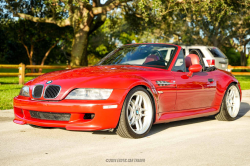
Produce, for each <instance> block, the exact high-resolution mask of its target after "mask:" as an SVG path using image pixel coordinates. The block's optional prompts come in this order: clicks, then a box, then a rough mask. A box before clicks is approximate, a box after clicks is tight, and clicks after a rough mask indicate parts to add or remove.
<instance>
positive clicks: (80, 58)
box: [70, 29, 89, 66]
mask: <svg viewBox="0 0 250 166" xmlns="http://www.w3.org/2000/svg"><path fill="white" fill-rule="evenodd" d="M88 32H89V31H87V30H84V29H81V30H79V31H78V32H77V33H75V36H74V39H73V43H72V51H71V63H70V64H71V66H74V65H76V66H80V65H81V64H82V65H84V66H87V65H88V61H87V55H86V53H87V47H88Z"/></svg>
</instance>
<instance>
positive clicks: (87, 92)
mask: <svg viewBox="0 0 250 166" xmlns="http://www.w3.org/2000/svg"><path fill="white" fill-rule="evenodd" d="M112 91H113V89H90V88H86V89H75V90H73V91H72V92H70V93H69V94H68V96H67V97H66V99H80V100H105V99H108V98H109V96H110V95H111V93H112Z"/></svg>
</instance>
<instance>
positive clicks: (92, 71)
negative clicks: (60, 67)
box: [26, 65, 164, 100]
mask: <svg viewBox="0 0 250 166" xmlns="http://www.w3.org/2000/svg"><path fill="white" fill-rule="evenodd" d="M159 70H164V69H157V68H152V67H144V66H131V65H113V66H93V67H85V68H77V69H72V70H64V71H56V72H51V73H47V74H44V75H42V76H39V77H37V78H35V79H33V80H31V81H29V82H27V83H26V85H29V86H30V91H31V92H32V91H33V88H34V86H35V85H38V84H42V85H44V88H45V89H46V88H47V87H48V85H59V86H60V87H61V88H60V93H59V95H58V96H57V97H56V98H54V99H50V100H62V99H64V98H65V97H66V95H67V94H68V93H69V92H70V91H72V90H73V89H76V88H106V89H123V90H125V89H128V88H129V86H130V85H132V84H134V83H135V82H137V83H138V82H150V81H148V80H147V79H146V78H145V77H144V76H142V75H147V74H149V72H156V73H157V71H159ZM32 98H33V97H32ZM33 99H34V98H33ZM38 100H45V99H44V98H43V97H41V98H39V99H38Z"/></svg>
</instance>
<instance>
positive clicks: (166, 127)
mask: <svg viewBox="0 0 250 166" xmlns="http://www.w3.org/2000/svg"><path fill="white" fill-rule="evenodd" d="M12 120H13V113H12V110H5V111H0V165H1V166H5V165H15V166H17V165H25V166H29V165H32V166H38V165H60V166H64V165H67V166H69V165H76V166H77V165H115V164H116V165H131V164H133V165H152V164H157V165H250V90H249V91H243V100H242V103H241V108H240V114H239V116H238V119H237V120H236V121H233V122H221V121H217V120H215V119H214V118H212V117H206V118H198V119H192V120H185V121H179V122H172V123H168V124H159V125H154V126H153V127H152V129H151V132H150V133H149V135H148V136H147V137H145V138H142V139H137V140H135V139H123V138H120V137H119V136H117V135H115V134H113V133H109V132H77V131H66V130H64V129H57V128H52V129H42V128H33V127H31V126H29V125H24V126H21V125H17V124H14V123H13V122H12ZM110 159H127V162H119V163H118V162H111V160H110ZM129 159H134V160H133V161H135V159H142V160H139V161H143V160H145V162H140V163H139V162H137V163H135V162H133V163H131V162H128V161H131V160H129Z"/></svg>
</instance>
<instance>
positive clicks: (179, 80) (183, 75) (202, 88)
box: [172, 52, 216, 111]
mask: <svg viewBox="0 0 250 166" xmlns="http://www.w3.org/2000/svg"><path fill="white" fill-rule="evenodd" d="M185 67H186V65H185V60H184V55H183V54H182V53H181V52H180V54H179V56H178V58H177V60H176V62H175V65H174V67H173V68H172V72H173V74H174V77H175V81H176V105H175V109H174V110H176V111H178V110H190V109H197V108H207V107H211V106H212V103H213V99H214V96H215V93H216V81H214V76H213V73H212V72H198V73H193V76H192V77H188V76H187V74H188V72H186V71H185V70H186V68H185Z"/></svg>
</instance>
